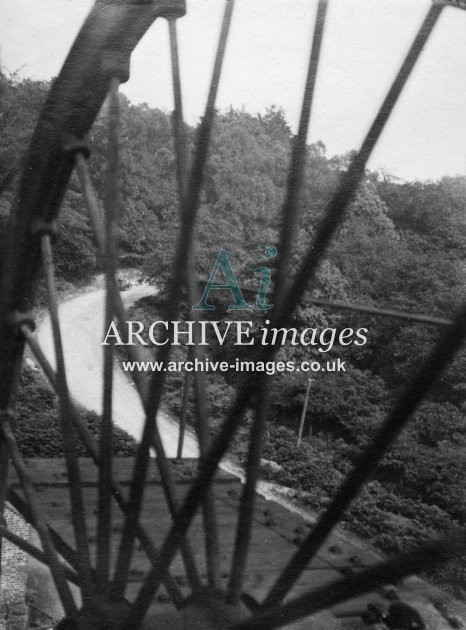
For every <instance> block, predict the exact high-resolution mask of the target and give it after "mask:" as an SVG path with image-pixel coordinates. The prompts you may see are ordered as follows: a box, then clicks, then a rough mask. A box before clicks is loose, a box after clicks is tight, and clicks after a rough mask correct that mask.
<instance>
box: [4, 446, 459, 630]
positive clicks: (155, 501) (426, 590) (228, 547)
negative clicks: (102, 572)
mask: <svg viewBox="0 0 466 630" xmlns="http://www.w3.org/2000/svg"><path fill="white" fill-rule="evenodd" d="M79 461H80V468H81V479H82V486H83V492H84V495H85V499H86V505H87V515H86V518H87V523H88V528H89V543H90V546H91V553H92V554H94V553H95V549H96V544H95V543H96V531H97V530H96V524H97V519H96V514H95V507H96V506H97V469H96V467H95V465H94V464H93V463H92V461H91V460H90V459H86V458H81V459H80V460H79ZM197 465H198V462H197V460H184V461H183V462H182V463H177V462H176V461H175V460H171V461H170V466H171V468H172V471H173V475H174V478H175V482H176V486H177V490H178V492H179V494H180V496H183V495H184V494H185V493H186V492H187V490H188V488H189V485H190V483H191V482H192V479H193V477H194V475H195V474H196V470H197ZM132 466H133V460H132V458H115V460H114V477H115V479H116V480H117V481H118V482H119V483H120V485H121V486H122V487H123V488H125V489H128V488H129V483H130V480H131V472H132ZM27 468H28V472H29V473H30V476H31V477H32V478H33V479H34V482H35V487H36V490H37V492H38V493H39V495H40V496H41V502H42V506H43V510H44V512H45V513H46V515H47V516H48V518H49V519H50V522H51V523H53V525H54V527H55V528H56V530H57V532H58V533H59V534H60V535H61V536H63V538H64V539H65V540H66V541H67V542H72V538H73V533H72V524H71V507H70V503H69V495H68V481H67V474H66V466H65V462H64V460H62V459H35V460H29V461H28V462H27ZM10 483H11V486H12V487H13V488H14V489H16V490H18V488H19V484H18V481H17V479H16V478H15V475H14V473H12V474H11V476H10ZM213 487H214V493H215V497H216V505H217V519H218V526H219V535H220V537H221V540H222V555H221V558H220V565H221V566H220V576H221V582H222V587H223V588H226V586H227V584H228V580H229V578H230V568H231V567H230V558H231V554H232V553H233V549H234V530H235V527H234V525H235V523H236V519H237V515H238V504H239V501H240V496H241V485H240V482H239V479H237V478H236V477H233V476H232V475H230V474H228V473H226V472H224V471H219V472H218V474H217V477H216V479H215V482H214V484H213ZM145 499H146V500H145V505H144V510H143V513H142V524H143V526H144V527H145V528H146V529H147V530H148V531H150V532H151V534H152V536H153V538H154V540H155V542H156V543H157V542H158V541H160V540H161V539H163V536H164V534H165V533H166V531H167V530H168V528H169V526H170V517H169V514H168V513H167V510H166V507H165V506H166V504H165V499H164V496H163V489H162V486H161V482H160V476H159V473H158V471H157V468H156V466H155V463H154V461H152V462H151V468H150V473H149V475H148V481H147V484H146V487H145ZM121 526H122V519H121V517H117V518H116V519H115V521H114V522H113V523H112V534H113V540H112V561H114V559H115V552H116V550H117V545H118V538H119V534H120V533H121ZM311 526H312V522H311V520H309V521H307V520H305V519H304V518H303V517H301V516H299V515H298V514H295V513H291V512H290V511H288V510H287V509H285V508H284V507H282V506H280V505H279V504H277V503H275V502H273V501H267V500H266V499H264V498H263V497H261V496H258V497H257V500H256V508H255V513H254V519H253V528H252V544H251V555H250V558H249V562H248V566H247V570H246V577H245V585H244V590H245V592H247V593H248V594H249V595H250V596H251V597H252V598H254V599H256V600H257V601H261V600H262V599H263V597H264V596H265V594H266V593H267V592H268V590H269V588H270V586H271V585H272V583H273V580H274V578H275V576H276V575H277V573H278V572H279V571H280V570H281V568H282V567H283V563H284V561H285V560H286V558H289V557H290V556H291V555H292V553H293V552H294V551H295V550H296V547H297V545H299V543H300V542H301V540H302V538H303V537H304V536H305V535H306V534H307V532H308V531H309V529H310V528H311ZM190 533H191V537H192V542H193V549H194V550H195V554H196V561H197V562H198V566H199V567H200V571H201V577H202V578H203V579H204V580H205V577H206V566H205V559H204V553H203V535H204V534H203V527H202V519H201V517H200V516H198V517H196V519H195V521H194V523H193V526H192V527H191V529H190ZM379 560H380V555H379V554H377V553H376V552H374V551H373V550H371V549H370V547H368V546H367V545H364V546H363V545H362V543H360V542H359V541H358V540H357V539H355V538H350V537H349V536H348V535H346V534H345V533H344V532H341V531H340V532H339V531H335V532H334V533H333V534H332V536H331V538H330V539H329V541H328V542H327V544H326V545H325V546H324V547H323V548H322V549H321V550H320V551H319V553H318V554H317V556H316V557H315V558H314V560H313V561H312V563H311V564H310V565H309V567H308V568H307V569H306V571H304V572H303V575H302V576H301V578H300V580H299V581H298V583H297V584H296V586H295V587H294V588H293V590H292V592H291V594H290V596H291V597H295V596H299V595H300V594H302V593H305V592H306V591H308V590H309V589H310V588H317V587H322V586H324V585H326V584H330V583H331V582H333V581H335V579H336V578H341V577H343V576H347V575H351V573H353V574H357V573H358V572H359V571H361V570H363V569H364V568H367V567H370V566H372V565H373V564H375V563H376V562H377V561H379ZM149 568H150V562H149V561H148V560H147V557H146V555H145V554H144V552H143V550H142V549H141V548H138V549H137V551H136V553H135V555H134V558H133V561H132V564H131V569H130V582H129V586H128V588H127V591H126V597H127V598H128V599H129V600H130V601H131V600H132V599H133V598H134V597H135V596H136V593H137V591H138V589H139V587H140V586H141V583H142V582H143V580H144V577H145V575H146V573H147V571H148V570H149ZM172 569H173V571H172V575H173V577H174V579H175V581H176V582H177V584H178V586H179V587H180V590H181V591H182V593H183V595H184V596H185V597H188V596H189V595H190V592H191V591H190V588H189V583H188V581H187V579H186V574H185V571H184V567H183V563H182V560H181V558H180V556H179V555H178V556H177V557H176V558H175V561H174V563H173V565H172ZM393 592H396V593H397V594H398V596H399V598H400V600H401V601H404V602H407V603H409V604H410V605H413V606H414V607H415V608H416V609H418V610H420V611H421V614H424V615H427V614H429V615H431V616H432V615H433V616H434V617H435V619H437V621H438V620H440V621H441V620H442V619H443V621H442V623H444V624H447V623H448V622H447V620H446V618H447V617H448V616H450V617H452V616H453V617H456V618H457V619H459V620H460V622H462V621H464V623H465V625H466V606H465V605H463V604H461V603H459V602H456V601H454V600H453V599H452V598H451V597H450V596H449V595H447V594H445V593H443V592H442V591H440V590H439V589H437V588H435V587H433V586H431V585H429V584H427V583H426V582H423V581H421V580H419V579H418V578H414V577H413V578H409V579H407V580H404V581H403V583H401V584H397V585H391V586H390V585H387V586H386V587H384V588H383V589H377V590H376V591H374V592H372V593H369V594H367V595H364V596H361V597H358V598H356V599H353V600H350V601H347V602H345V603H342V604H339V605H337V606H335V607H334V608H333V609H332V610H331V611H329V612H328V613H325V614H323V615H318V616H317V617H316V620H315V625H314V627H315V628H317V629H319V630H321V629H323V628H325V629H326V630H327V629H328V628H332V627H333V628H344V629H347V630H349V629H362V628H366V627H367V626H366V625H365V624H364V622H363V621H362V619H361V614H363V613H364V612H365V611H366V609H367V606H368V605H369V604H371V605H376V606H378V607H379V608H380V609H381V610H388V608H389V606H390V603H391V602H390V597H392V596H393ZM426 611H427V612H426ZM183 614H184V613H182V612H177V611H176V609H175V607H174V606H173V605H172V602H171V601H170V597H169V595H168V594H167V592H166V590H165V589H163V588H162V589H160V590H159V591H158V593H157V596H156V598H155V601H154V604H153V605H152V607H151V609H150V612H149V616H150V618H152V620H153V623H156V624H157V625H156V627H157V628H170V629H172V630H177V629H178V628H182V627H183V626H182V623H183V622H182V620H183ZM154 620H155V621H154ZM440 621H439V624H440ZM301 624H302V625H301ZM150 627H152V624H151V626H150ZM294 627H295V628H309V627H310V626H309V620H306V621H303V622H300V623H299V624H297V625H295V626H294ZM427 627H432V626H429V625H428V626H427ZM444 627H445V628H446V627H448V626H447V625H437V628H438V630H440V629H441V628H444ZM459 627H461V626H459Z"/></svg>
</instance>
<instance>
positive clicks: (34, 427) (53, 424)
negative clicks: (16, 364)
mask: <svg viewBox="0 0 466 630" xmlns="http://www.w3.org/2000/svg"><path fill="white" fill-rule="evenodd" d="M80 415H81V420H82V421H83V422H84V423H85V424H86V426H87V428H88V429H89V431H90V432H91V433H92V434H93V435H94V436H95V437H96V439H98V436H99V433H100V428H99V421H100V420H99V417H98V416H97V415H96V414H95V413H93V412H91V411H85V410H82V411H81V412H80ZM15 435H16V440H17V442H18V446H19V449H20V451H21V454H22V455H23V457H64V456H65V451H64V445H63V438H62V428H61V421H60V418H59V412H58V403H57V400H56V397H55V395H54V394H53V393H52V392H51V390H50V388H49V387H48V386H47V385H46V384H45V383H44V382H43V377H42V376H40V375H39V374H38V373H37V372H33V371H32V370H30V369H29V368H25V369H24V370H23V374H22V377H21V383H20V389H19V394H18V403H17V423H16V429H15ZM135 446H136V444H135V441H134V440H133V438H132V437H130V436H129V435H128V434H127V433H125V431H122V430H121V429H119V428H117V427H116V428H115V429H114V436H113V453H114V455H120V456H132V455H134V454H135ZM77 453H78V455H79V456H80V457H89V452H88V451H87V449H86V447H85V446H84V444H83V443H82V442H81V441H80V440H79V439H77Z"/></svg>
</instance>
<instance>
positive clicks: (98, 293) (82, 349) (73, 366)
mask: <svg viewBox="0 0 466 630" xmlns="http://www.w3.org/2000/svg"><path fill="white" fill-rule="evenodd" d="M154 292H155V289H154V288H153V287H150V286H148V285H137V286H134V287H131V288H130V289H128V290H127V291H124V292H123V293H122V294H121V295H122V298H123V302H124V304H125V306H127V307H128V306H130V305H131V304H133V303H134V302H136V301H137V300H139V299H140V298H142V297H144V296H145V295H150V294H153V293H154ZM104 312H105V291H104V290H103V289H98V290H92V291H89V292H88V293H83V294H80V295H78V296H76V297H73V298H71V299H68V300H66V301H65V302H62V304H60V307H59V316H60V323H61V333H62V338H63V346H64V352H65V364H66V372H67V378H68V387H69V389H70V392H71V395H72V396H73V398H74V399H75V400H76V401H77V402H79V403H80V404H81V405H82V406H83V407H85V408H86V409H90V410H92V411H95V412H96V413H99V414H100V413H102V383H103V377H102V359H103V346H101V345H100V344H101V343H102V341H103V339H104V338H105V332H104ZM37 337H38V340H39V342H40V345H41V347H42V349H43V351H44V353H45V355H46V357H47V359H48V360H49V361H50V362H51V363H52V365H55V355H54V348H53V338H52V329H51V325H50V318H49V317H48V316H46V317H44V318H43V320H42V321H41V322H40V324H39V326H38V330H37ZM112 412H113V421H114V423H115V424H116V425H117V426H118V427H120V428H121V429H124V430H125V431H126V432H127V433H129V434H130V435H132V436H133V437H134V438H135V439H136V440H139V438H140V436H141V432H142V427H143V422H144V412H143V409H142V405H141V402H140V400H139V396H138V393H137V391H136V389H135V388H134V386H133V384H132V383H131V381H130V379H129V378H127V376H126V375H125V374H124V373H123V371H122V370H121V368H120V367H119V365H118V361H115V370H114V396H113V409H112ZM157 423H158V427H159V431H160V433H161V436H162V439H163V444H164V447H165V451H166V453H167V456H168V457H175V456H176V450H177V445H178V426H177V424H176V422H174V421H173V420H172V419H170V418H169V417H168V416H167V415H166V414H164V413H162V412H161V413H159V414H158V416H157ZM198 453H199V452H198V447H197V442H196V439H195V438H194V437H193V435H192V434H190V433H188V432H187V433H186V435H185V440H184V448H183V456H184V457H198Z"/></svg>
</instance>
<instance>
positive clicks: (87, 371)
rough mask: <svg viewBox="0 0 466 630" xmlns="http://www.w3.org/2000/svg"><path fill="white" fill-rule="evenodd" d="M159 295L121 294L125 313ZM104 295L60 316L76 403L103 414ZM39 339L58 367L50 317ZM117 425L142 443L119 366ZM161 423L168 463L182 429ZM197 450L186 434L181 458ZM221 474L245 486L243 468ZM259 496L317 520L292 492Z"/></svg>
mask: <svg viewBox="0 0 466 630" xmlns="http://www.w3.org/2000/svg"><path fill="white" fill-rule="evenodd" d="M154 293H155V289H154V288H153V287H150V286H149V285H136V286H133V287H131V288H130V289H128V290H127V291H123V293H122V294H121V295H122V299H123V302H124V304H125V306H126V307H129V306H131V304H133V303H134V302H136V301H137V300H139V299H140V298H142V297H144V296H146V295H151V294H154ZM104 313H105V291H104V289H92V290H90V291H88V292H86V293H81V294H79V295H77V296H76V297H73V298H71V299H68V300H65V301H64V302H62V303H61V304H60V306H59V316H60V324H61V333H62V339H63V347H64V352H65V364H66V370H67V378H68V387H69V389H70V392H71V395H72V396H73V398H74V399H75V400H76V401H77V402H78V403H80V404H81V405H82V406H83V407H85V408H86V409H90V410H92V411H95V412H96V413H98V414H100V413H102V383H103V378H102V364H103V352H102V350H103V346H101V345H100V344H101V342H102V341H103V339H104V338H105V332H106V331H105V332H104ZM37 337H38V340H39V342H40V345H41V347H42V349H43V351H44V353H45V355H46V357H47V359H48V360H49V361H50V362H51V363H52V365H53V366H55V355H54V348H53V338H52V329H51V325H50V318H49V317H48V315H47V316H46V317H44V318H43V319H42V320H41V321H40V323H39V326H38V328H37ZM112 414H113V421H114V423H115V424H116V425H117V426H118V427H120V428H121V429H124V430H125V431H126V432H127V433H128V434H129V435H131V436H133V437H134V438H135V439H136V440H139V438H140V436H141V432H142V427H143V423H144V412H143V409H142V405H141V402H140V400H139V395H138V393H137V391H136V389H135V388H134V386H133V384H132V382H131V381H130V378H129V377H128V375H126V374H125V373H123V371H122V369H121V368H120V367H119V364H118V361H116V362H115V371H114V396H113V408H112ZM157 423H158V427H159V431H160V434H161V436H162V440H163V444H164V447H165V452H166V454H167V456H168V457H176V452H177V446H178V423H177V422H176V421H175V420H174V419H173V418H170V417H169V416H168V415H167V414H165V413H163V412H159V414H158V415H157ZM198 456H199V449H198V445H197V440H196V438H195V436H194V435H193V434H192V433H190V432H189V431H186V434H185V439H184V445H183V457H198ZM220 466H221V468H223V469H224V470H226V471H227V472H229V473H231V474H233V475H235V476H236V477H239V478H240V479H241V480H242V481H244V473H243V470H242V469H241V467H239V466H237V465H236V464H234V463H233V462H231V461H228V460H225V459H223V460H222V462H221V464H220ZM257 492H258V493H259V494H261V495H262V496H263V497H265V498H266V499H269V500H273V501H276V502H277V503H279V504H280V505H282V506H283V507H286V508H287V509H288V510H290V511H292V512H296V513H299V514H301V516H303V517H304V518H305V519H307V520H313V516H312V515H311V514H309V512H307V511H305V510H302V509H300V508H299V507H298V506H297V505H295V504H294V503H293V502H292V501H291V500H289V499H288V495H289V494H290V489H288V488H284V487H282V486H280V485H278V484H275V483H270V482H264V481H260V482H259V483H258V484H257Z"/></svg>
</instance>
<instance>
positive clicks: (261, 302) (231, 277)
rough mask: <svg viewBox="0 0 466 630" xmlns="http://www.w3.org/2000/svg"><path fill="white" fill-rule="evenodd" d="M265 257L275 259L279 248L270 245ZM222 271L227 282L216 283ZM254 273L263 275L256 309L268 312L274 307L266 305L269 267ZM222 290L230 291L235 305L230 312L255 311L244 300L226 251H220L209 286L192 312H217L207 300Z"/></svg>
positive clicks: (208, 282) (208, 281) (266, 249)
mask: <svg viewBox="0 0 466 630" xmlns="http://www.w3.org/2000/svg"><path fill="white" fill-rule="evenodd" d="M265 255H266V256H267V258H274V257H275V256H276V255H277V248H276V247H274V246H273V245H269V246H268V247H266V248H265ZM220 269H221V270H222V273H223V276H224V278H225V282H216V281H215V279H216V277H217V274H218V272H219V270H220ZM254 273H260V274H261V282H260V286H259V290H258V291H257V296H256V308H258V309H259V310H261V311H268V310H269V308H272V307H273V304H266V301H265V298H266V295H267V290H268V288H269V283H270V269H269V268H268V267H259V268H258V269H254ZM220 289H222V290H225V289H227V290H229V291H230V293H231V296H232V298H233V300H234V303H233V304H230V305H229V306H228V310H229V311H251V310H252V309H253V307H252V306H251V305H250V304H248V303H247V302H246V301H245V300H244V297H243V294H242V292H241V289H240V286H239V284H238V280H237V279H236V275H235V272H234V271H233V268H232V266H231V263H230V260H229V258H228V255H227V253H226V251H225V250H224V249H221V250H220V251H219V253H218V256H217V259H216V261H215V263H214V266H213V267H212V271H211V273H210V276H209V279H208V280H207V284H206V287H205V289H204V293H203V294H202V297H201V300H200V302H199V303H198V304H194V306H193V307H192V310H193V311H213V310H215V306H213V305H212V304H209V303H208V302H207V300H208V298H209V293H210V292H211V291H213V290H220Z"/></svg>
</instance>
